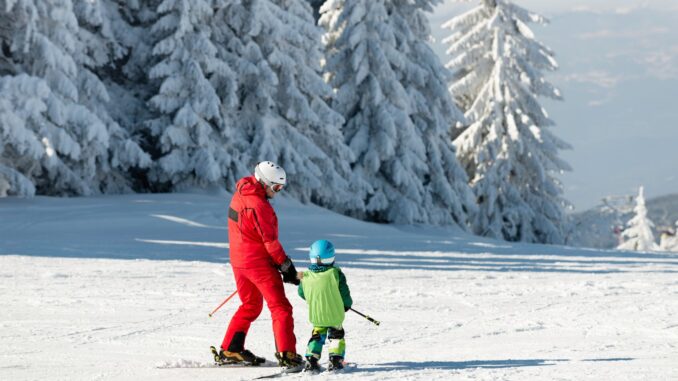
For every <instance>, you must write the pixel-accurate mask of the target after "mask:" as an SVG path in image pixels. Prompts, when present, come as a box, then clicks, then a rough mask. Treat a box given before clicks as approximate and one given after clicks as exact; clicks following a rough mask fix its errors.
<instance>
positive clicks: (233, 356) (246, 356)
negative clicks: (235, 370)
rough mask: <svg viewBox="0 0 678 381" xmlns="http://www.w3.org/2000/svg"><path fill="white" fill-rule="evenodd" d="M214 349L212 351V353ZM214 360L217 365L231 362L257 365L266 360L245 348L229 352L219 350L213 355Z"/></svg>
mask: <svg viewBox="0 0 678 381" xmlns="http://www.w3.org/2000/svg"><path fill="white" fill-rule="evenodd" d="M214 352H215V351H213V353H214ZM214 362H215V363H217V364H218V365H231V364H242V365H250V366H257V365H261V364H263V363H264V362H266V359H265V358H263V357H259V356H255V355H254V354H253V353H252V352H250V351H248V350H247V349H245V350H243V351H240V352H229V351H225V350H223V349H222V350H220V351H219V353H218V354H215V355H214Z"/></svg>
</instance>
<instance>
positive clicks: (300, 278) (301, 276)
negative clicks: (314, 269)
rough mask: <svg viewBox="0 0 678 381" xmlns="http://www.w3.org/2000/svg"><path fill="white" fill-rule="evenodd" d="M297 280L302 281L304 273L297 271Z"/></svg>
mask: <svg viewBox="0 0 678 381" xmlns="http://www.w3.org/2000/svg"><path fill="white" fill-rule="evenodd" d="M297 279H299V280H302V279H304V273H303V272H301V271H297Z"/></svg>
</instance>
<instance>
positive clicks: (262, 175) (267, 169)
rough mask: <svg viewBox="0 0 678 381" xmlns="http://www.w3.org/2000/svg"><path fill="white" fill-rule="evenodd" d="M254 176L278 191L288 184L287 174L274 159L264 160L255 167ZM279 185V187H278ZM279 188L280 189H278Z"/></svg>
mask: <svg viewBox="0 0 678 381" xmlns="http://www.w3.org/2000/svg"><path fill="white" fill-rule="evenodd" d="M254 177H255V178H256V179H257V181H261V182H263V183H264V184H266V185H268V186H269V187H270V188H271V189H273V190H274V191H276V192H279V191H280V190H282V187H283V186H285V184H287V174H286V173H285V170H284V169H282V167H281V166H279V165H278V164H276V163H274V162H272V161H262V162H260V163H259V164H257V166H256V167H254ZM276 185H277V187H276ZM276 188H278V189H276Z"/></svg>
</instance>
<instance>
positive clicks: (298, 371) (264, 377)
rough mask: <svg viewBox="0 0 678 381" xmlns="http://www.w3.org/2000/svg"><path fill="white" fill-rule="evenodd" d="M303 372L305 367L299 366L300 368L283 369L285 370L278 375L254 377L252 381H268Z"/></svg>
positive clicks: (277, 373)
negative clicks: (267, 380) (268, 380)
mask: <svg viewBox="0 0 678 381" xmlns="http://www.w3.org/2000/svg"><path fill="white" fill-rule="evenodd" d="M303 370H304V365H303V364H302V365H299V366H297V367H295V368H292V369H283V370H280V371H278V372H276V373H271V374H265V375H263V376H259V377H254V378H253V379H252V380H266V379H269V378H278V377H283V376H286V375H288V374H294V373H301V372H302V371H303Z"/></svg>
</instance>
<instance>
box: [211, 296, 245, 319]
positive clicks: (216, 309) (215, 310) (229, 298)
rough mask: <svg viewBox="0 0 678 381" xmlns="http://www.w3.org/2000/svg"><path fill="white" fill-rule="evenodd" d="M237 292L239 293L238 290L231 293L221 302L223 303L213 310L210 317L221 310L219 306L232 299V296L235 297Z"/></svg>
mask: <svg viewBox="0 0 678 381" xmlns="http://www.w3.org/2000/svg"><path fill="white" fill-rule="evenodd" d="M237 293H238V290H235V291H233V293H232V294H231V296H229V297H228V298H226V300H224V301H223V302H221V304H220V305H219V307H217V308H215V309H214V311H212V313H210V314H209V315H210V317H212V315H214V313H215V312H217V311H218V310H219V308H221V306H223V305H224V304H226V302H228V301H229V300H231V298H232V297H234V296H235V294H237Z"/></svg>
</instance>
